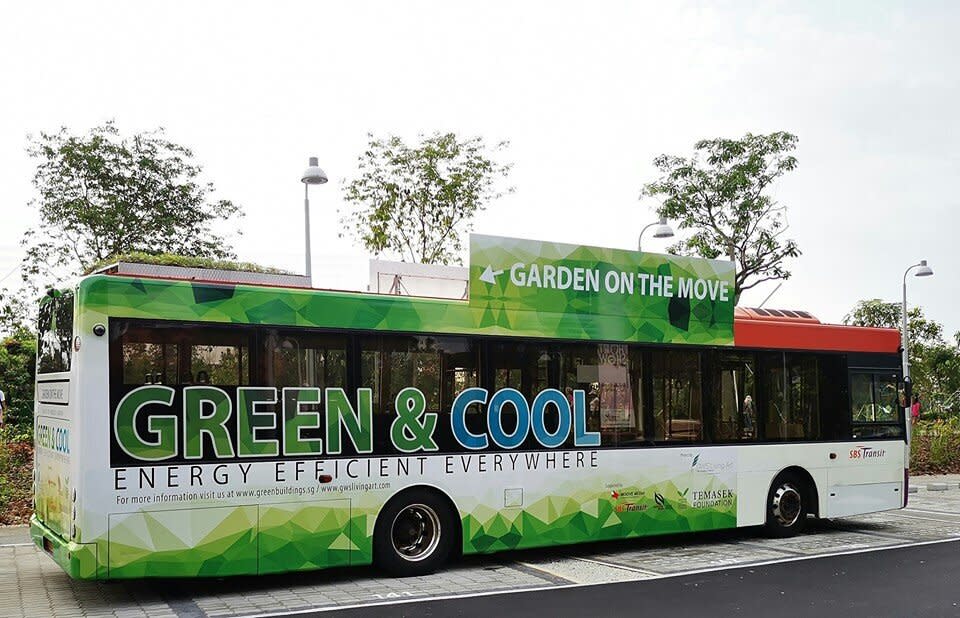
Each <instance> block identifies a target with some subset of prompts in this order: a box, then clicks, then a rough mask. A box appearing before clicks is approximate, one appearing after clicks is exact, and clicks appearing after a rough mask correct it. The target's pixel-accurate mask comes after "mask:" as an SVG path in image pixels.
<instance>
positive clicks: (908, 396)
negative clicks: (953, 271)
mask: <svg viewBox="0 0 960 618" xmlns="http://www.w3.org/2000/svg"><path fill="white" fill-rule="evenodd" d="M914 268H916V269H917V272H916V273H914V276H915V277H929V276H930V275H932V274H933V269H932V268H930V267H929V266H927V261H926V260H920V263H919V264H914V265H913V266H911V267H909V268H908V269H907V270H905V271H904V272H903V330H902V334H903V345H902V346H901V347H902V348H903V400H904V403H905V404H906V410H904V417H905V418H906V419H907V436H908V437H909V435H910V429H909V427H910V416H909V415H910V407H911V405H912V404H913V401H912V399H913V385H912V383H911V381H910V333H909V331H908V330H907V275H909V274H910V271H911V270H913V269H914Z"/></svg>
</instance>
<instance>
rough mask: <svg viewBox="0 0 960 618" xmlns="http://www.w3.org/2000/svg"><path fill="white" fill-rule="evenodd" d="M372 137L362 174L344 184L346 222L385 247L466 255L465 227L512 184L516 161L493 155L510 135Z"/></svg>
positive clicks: (440, 256)
mask: <svg viewBox="0 0 960 618" xmlns="http://www.w3.org/2000/svg"><path fill="white" fill-rule="evenodd" d="M369 139H370V142H369V145H368V147H367V150H366V151H365V152H364V153H363V154H362V155H361V156H360V157H359V176H358V177H357V178H355V179H353V180H351V181H350V182H348V183H347V185H346V186H345V188H344V199H345V200H346V201H347V202H348V203H350V204H351V205H352V206H353V211H352V212H350V213H349V214H348V215H347V216H345V217H343V218H342V219H341V225H342V226H343V227H344V228H346V229H347V230H349V233H351V234H352V235H353V236H354V237H355V238H356V239H357V240H358V241H359V243H360V244H361V245H362V246H364V247H366V248H367V249H368V250H370V251H372V252H374V253H375V254H378V255H379V254H380V253H382V252H389V253H393V254H396V255H398V256H400V258H401V259H402V260H404V261H406V260H409V261H412V262H421V263H428V264H450V263H456V264H459V263H461V261H462V258H461V256H460V253H461V251H462V249H463V239H462V234H463V233H464V232H467V231H469V230H470V229H471V222H472V219H473V217H474V216H476V214H477V213H478V212H480V211H482V210H484V209H485V208H486V206H487V204H488V203H489V202H490V201H492V200H494V199H496V198H498V197H500V196H501V195H503V193H504V192H509V191H510V190H511V189H501V188H500V187H501V185H500V181H501V180H502V179H505V178H506V177H507V176H508V174H509V171H510V165H508V164H504V163H499V162H497V161H496V160H494V158H493V157H494V155H495V154H496V153H497V152H499V151H501V150H503V149H504V148H505V147H506V146H507V144H506V142H501V143H499V144H497V145H496V146H494V147H493V148H488V147H487V145H486V144H485V142H484V140H483V139H482V138H480V137H474V138H469V139H460V138H458V137H457V136H456V135H455V134H453V133H445V134H439V133H437V134H434V135H432V136H430V137H423V136H421V137H420V142H419V144H417V145H416V146H414V147H410V146H408V145H407V144H406V143H404V141H403V140H402V139H400V138H399V137H396V136H389V137H386V138H383V139H375V138H374V137H373V136H372V135H370V136H369ZM342 235H343V234H341V236H342Z"/></svg>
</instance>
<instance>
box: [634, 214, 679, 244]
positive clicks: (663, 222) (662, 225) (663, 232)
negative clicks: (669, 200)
mask: <svg viewBox="0 0 960 618" xmlns="http://www.w3.org/2000/svg"><path fill="white" fill-rule="evenodd" d="M653 226H657V229H655V230H654V231H653V237H654V238H671V237H672V236H673V228H672V227H670V226H669V225H667V218H666V217H660V220H659V221H657V222H656V223H651V224H649V225H647V226H644V228H643V229H642V230H640V236H639V238H637V251H642V250H643V249H642V243H643V233H644V232H646V231H647V230H648V229H650V228H652V227H653Z"/></svg>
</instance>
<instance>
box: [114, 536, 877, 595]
mask: <svg viewBox="0 0 960 618" xmlns="http://www.w3.org/2000/svg"><path fill="white" fill-rule="evenodd" d="M882 529H883V526H882V524H877V523H872V522H855V521H842V522H841V521H827V520H811V521H810V522H809V525H808V527H807V530H806V531H805V532H804V533H803V534H804V535H815V534H819V533H823V532H828V531H843V532H857V531H863V532H869V531H871V530H882ZM769 540H770V537H768V536H766V535H765V534H764V532H763V529H762V528H761V527H750V528H732V529H727V530H715V531H708V532H696V533H692V534H691V533H689V532H686V533H677V534H669V535H658V536H648V537H639V538H631V539H618V540H607V541H597V542H593V543H581V544H577V545H557V546H553V547H545V548H535V549H523V550H514V551H505V552H499V553H496V554H483V555H471V556H455V557H453V558H451V561H450V562H449V563H448V564H447V566H446V567H445V568H444V569H443V570H442V571H440V572H438V573H436V574H433V575H426V576H420V577H410V578H403V579H402V580H397V579H396V578H392V577H390V576H389V575H386V574H385V573H383V572H381V571H379V570H378V569H376V568H375V567H373V566H369V565H368V566H359V567H337V568H331V569H323V570H316V571H304V572H297V573H293V574H291V573H283V574H271V575H256V576H236V577H226V578H208V579H197V578H189V579H188V578H169V579H150V580H122V581H120V582H117V583H120V584H121V585H122V586H123V587H124V588H125V589H126V590H127V591H128V592H129V593H130V594H131V595H133V596H134V597H136V598H138V599H141V600H148V599H150V598H155V599H157V600H162V601H164V602H167V603H168V604H171V605H173V604H176V603H178V602H183V601H189V600H191V599H201V598H210V597H218V596H230V595H236V594H238V593H241V594H253V595H255V594H258V593H270V592H271V591H276V590H287V589H293V590H296V589H301V588H324V589H336V588H337V587H339V586H341V585H344V586H346V585H352V584H354V583H356V582H358V581H364V580H366V581H370V580H374V581H381V582H387V583H389V582H396V581H414V582H415V581H417V580H424V581H428V580H431V579H433V578H437V577H443V576H444V574H445V573H446V574H456V573H458V572H470V571H477V570H484V571H498V570H502V569H506V568H511V567H515V566H517V563H537V562H549V561H551V560H564V559H583V558H587V559H591V558H596V557H598V556H601V557H602V559H603V560H604V561H605V562H607V563H612V564H615V563H616V562H617V555H618V554H636V553H637V552H644V551H650V552H658V553H662V552H664V551H669V550H671V549H677V548H696V547H703V548H705V549H706V548H709V547H711V546H714V545H722V544H729V543H750V542H753V541H755V542H763V541H769ZM555 583H557V582H551V581H550V580H549V579H547V578H544V579H543V585H544V586H545V587H546V586H550V585H552V584H555ZM510 587H516V586H515V585H513V586H507V588H510ZM495 589H497V588H483V589H478V590H476V592H481V591H492V590H495ZM459 592H460V593H468V592H473V591H472V590H466V589H461V590H460V591H459Z"/></svg>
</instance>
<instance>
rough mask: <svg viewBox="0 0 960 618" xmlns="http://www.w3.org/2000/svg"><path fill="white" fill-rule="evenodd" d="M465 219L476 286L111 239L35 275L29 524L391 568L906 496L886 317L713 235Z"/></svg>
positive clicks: (97, 574) (140, 556) (151, 567)
mask: <svg viewBox="0 0 960 618" xmlns="http://www.w3.org/2000/svg"><path fill="white" fill-rule="evenodd" d="M472 243H473V248H472V254H471V267H470V271H469V272H470V277H471V279H470V282H469V285H470V299H469V300H444V299H428V298H413V297H405V296H392V295H379V294H369V293H349V292H333V291H322V290H315V289H309V288H304V287H291V286H289V285H285V282H284V281H283V280H282V278H272V279H271V277H269V276H263V277H261V279H260V280H255V278H254V279H253V280H252V282H248V283H244V282H243V281H244V280H245V278H246V279H248V280H249V279H250V277H251V276H249V275H246V274H239V273H224V272H219V273H213V272H210V271H206V273H207V274H204V273H203V272H201V273H200V274H199V275H198V273H197V272H196V271H189V270H184V269H177V268H152V269H148V270H146V271H144V270H142V269H141V270H136V269H133V271H128V270H125V269H124V267H123V265H119V266H117V267H114V268H111V269H108V270H107V271H106V272H104V273H100V274H96V275H93V276H89V277H86V278H84V279H82V280H80V281H79V282H78V283H77V285H76V286H74V287H73V288H72V289H69V290H66V291H64V292H62V293H55V294H54V293H52V294H51V295H50V296H48V297H47V298H46V299H45V301H44V303H42V306H41V311H40V327H41V329H40V332H41V335H40V351H39V354H38V356H39V358H38V371H37V406H36V427H35V429H36V464H35V496H36V498H35V500H36V509H35V510H36V512H35V515H34V517H33V519H32V521H31V531H32V535H33V538H34V540H35V542H36V544H37V545H38V546H39V547H41V548H43V549H44V550H45V551H47V552H48V553H49V554H50V555H51V556H52V557H53V558H54V560H56V561H57V563H59V564H60V565H61V566H62V567H63V568H64V570H66V571H67V572H68V573H69V574H70V575H71V576H73V577H77V578H84V579H113V578H139V577H152V576H164V577H166V576H226V575H240V574H257V573H276V572H283V571H295V570H302V569H318V568H326V567H333V566H341V565H361V564H369V563H376V564H377V565H379V566H381V567H382V568H384V569H385V570H387V571H389V572H391V573H394V574H400V575H407V574H423V573H427V572H430V571H432V570H435V569H436V568H438V567H439V566H440V565H442V564H443V563H444V562H445V561H446V560H448V559H450V558H452V557H453V556H455V555H457V554H471V553H487V552H497V551H502V550H513V549H520V548H528V547H539V546H546V545H557V544H568V543H578V542H585V541H596V540H602V539H625V538H631V537H639V536H646V535H654V534H664V533H677V532H683V531H700V530H715V529H721V528H733V527H737V526H757V525H766V526H767V528H768V529H769V530H770V531H771V532H772V533H774V534H780V535H787V534H793V533H796V532H797V531H798V530H800V529H801V528H802V527H803V525H804V522H805V521H806V520H807V518H808V516H820V517H842V516H846V515H853V514H858V513H866V512H873V511H880V510H885V509H896V508H901V507H902V506H904V505H905V502H906V495H907V493H906V490H907V487H906V485H907V475H906V470H905V468H906V461H907V460H906V449H905V446H906V432H905V430H906V426H905V418H904V414H903V410H902V409H901V408H900V406H899V403H898V400H897V389H898V384H899V379H900V373H899V369H898V355H897V354H898V347H899V335H898V333H897V332H896V331H890V330H882V329H863V328H853V327H846V326H833V325H825V324H821V323H819V322H818V321H817V320H816V319H814V318H812V317H811V316H809V315H808V314H806V313H804V312H789V311H783V312H780V311H774V310H762V309H755V310H747V309H736V310H735V309H734V307H733V300H732V298H731V295H730V293H729V288H730V286H731V285H732V266H731V265H730V264H729V263H724V262H715V261H707V260H693V259H689V258H679V257H676V256H663V255H656V254H647V253H643V254H640V253H634V252H617V251H614V250H602V249H596V248H589V247H586V248H585V247H572V246H569V245H557V244H548V243H532V242H530V241H516V240H513V239H500V238H494V237H483V236H474V237H473V238H472ZM204 278H206V279H208V280H204ZM212 278H216V279H218V280H217V281H212V280H209V279H212ZM641 285H642V286H643V287H642V288H641Z"/></svg>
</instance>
